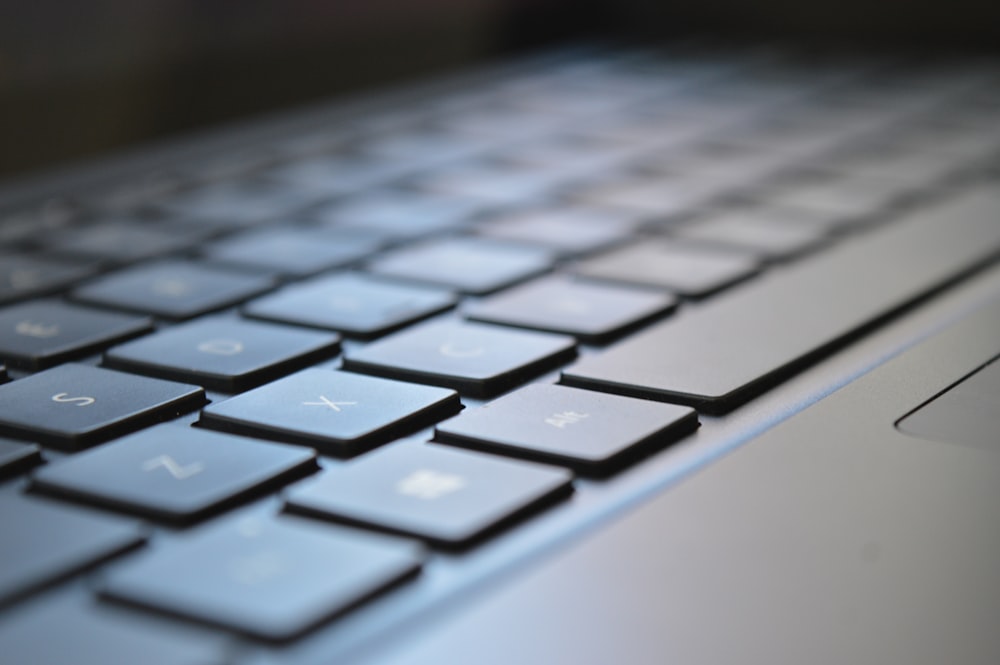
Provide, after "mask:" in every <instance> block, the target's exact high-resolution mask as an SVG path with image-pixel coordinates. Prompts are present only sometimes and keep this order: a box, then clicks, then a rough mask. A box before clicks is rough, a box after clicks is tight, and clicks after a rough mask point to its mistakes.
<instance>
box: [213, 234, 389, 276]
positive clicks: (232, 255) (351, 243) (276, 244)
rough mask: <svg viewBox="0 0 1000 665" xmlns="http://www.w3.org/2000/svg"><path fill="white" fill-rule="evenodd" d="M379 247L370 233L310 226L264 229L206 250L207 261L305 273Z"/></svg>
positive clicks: (284, 273) (343, 262)
mask: <svg viewBox="0 0 1000 665" xmlns="http://www.w3.org/2000/svg"><path fill="white" fill-rule="evenodd" d="M377 248H378V243H377V242H376V241H375V240H374V239H373V238H372V237H371V236H367V237H365V236H360V235H356V234H350V233H336V232H334V231H332V230H330V231H316V230H312V229H267V230H262V231H253V232H249V233H242V234H240V235H237V236H232V237H229V238H226V239H225V240H220V241H219V242H217V243H216V244H214V245H212V246H210V247H208V248H207V249H206V250H205V255H206V260H207V261H208V262H210V263H215V264H220V265H230V266H234V267H237V268H244V269H247V270H253V271H254V272H256V273H260V272H261V271H264V272H269V273H275V274H278V275H282V276H286V277H307V276H309V275H313V274H315V273H318V272H322V271H324V270H330V269H331V268H338V267H340V266H344V265H347V264H349V263H353V262H355V261H357V260H359V259H361V258H363V257H365V256H367V255H368V254H370V253H372V252H373V251H375V250H376V249H377Z"/></svg>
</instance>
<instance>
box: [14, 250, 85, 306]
mask: <svg viewBox="0 0 1000 665" xmlns="http://www.w3.org/2000/svg"><path fill="white" fill-rule="evenodd" d="M93 272H94V266H93V265H92V264H81V263H71V262H69V261H57V260H55V259H43V258H39V257H35V256H25V255H16V256H15V255H7V256H0V303H8V302H13V301H15V300H23V299H25V298H34V297H37V296H44V295H49V294H50V293H55V292H56V291H61V290H62V289H65V288H67V287H69V286H72V285H74V284H76V283H77V282H79V281H80V280H82V279H84V278H85V277H89V276H90V275H91V274H92V273H93Z"/></svg>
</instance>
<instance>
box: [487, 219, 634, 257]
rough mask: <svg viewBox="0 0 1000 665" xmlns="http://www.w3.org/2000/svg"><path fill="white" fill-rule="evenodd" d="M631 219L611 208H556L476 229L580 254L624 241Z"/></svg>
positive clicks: (631, 227)
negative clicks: (612, 210) (601, 209)
mask: <svg viewBox="0 0 1000 665" xmlns="http://www.w3.org/2000/svg"><path fill="white" fill-rule="evenodd" d="M629 221H630V216H629V215H622V214H620V213H615V212H611V211H597V210H588V209H586V208H561V209H560V208H555V209H552V210H534V211H527V212H520V213H511V214H509V215H505V216H502V217H496V218H493V219H490V220H489V221H488V222H486V223H483V224H478V225H477V226H476V233H478V234H480V235H484V236H488V237H490V238H496V239H498V240H507V241H511V242H517V243H524V244H527V245H535V246H538V247H543V248H545V249H548V250H551V251H554V252H557V253H558V254H559V255H560V256H577V255H580V254H589V253H591V252H595V251H597V250H600V249H604V248H606V247H608V246H610V245H613V244H617V243H620V242H622V241H623V240H624V239H625V238H627V237H628V235H629V232H630V231H631V230H632V229H633V228H634V226H635V224H632V223H629Z"/></svg>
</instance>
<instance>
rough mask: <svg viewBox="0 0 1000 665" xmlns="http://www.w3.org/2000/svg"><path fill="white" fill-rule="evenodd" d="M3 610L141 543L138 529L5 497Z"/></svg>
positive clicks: (0, 506) (0, 520)
mask: <svg viewBox="0 0 1000 665" xmlns="http://www.w3.org/2000/svg"><path fill="white" fill-rule="evenodd" d="M0 533H3V540H0V605H4V604H6V603H8V602H10V601H12V600H15V599H17V598H19V597H20V596H22V595H24V594H26V593H28V592H29V591H32V590H34V589H37V588H39V587H42V586H45V585H47V584H51V583H53V582H56V581H58V580H60V579H63V578H65V577H67V576H69V575H72V574H74V573H76V572H78V571H81V570H84V569H86V568H89V567H91V566H93V565H95V564H98V563H100V562H102V561H105V560H107V559H110V558H111V557H113V556H116V555H118V554H121V553H122V552H126V551H128V550H130V549H132V548H134V547H138V546H139V545H140V544H142V542H143V540H144V537H143V536H142V533H141V532H140V530H139V528H138V525H136V524H133V523H132V522H129V521H127V520H121V519H118V518H117V517H108V516H105V515H102V514H99V513H95V512H90V511H84V510H81V509H78V508H71V507H66V506H62V505H60V504H57V503H54V502H51V501H46V500H44V499H36V498H33V497H26V496H23V495H20V494H12V493H8V494H4V495H3V496H0Z"/></svg>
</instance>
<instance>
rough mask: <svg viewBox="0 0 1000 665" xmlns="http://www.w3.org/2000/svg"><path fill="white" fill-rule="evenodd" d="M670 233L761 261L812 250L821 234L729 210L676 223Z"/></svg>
mask: <svg viewBox="0 0 1000 665" xmlns="http://www.w3.org/2000/svg"><path fill="white" fill-rule="evenodd" d="M672 234H673V235H676V236H678V237H680V238H685V239H687V240H694V241H698V242H704V243H708V244H711V245H720V246H723V247H734V248H737V249H742V250H744V251H747V252H750V253H752V254H754V255H755V256H758V257H760V258H762V259H764V260H781V259H787V258H791V257H794V256H797V255H799V254H802V253H803V252H807V251H810V250H812V249H815V248H816V247H818V246H819V245H820V243H822V242H823V238H824V236H825V234H824V233H823V231H822V230H820V229H818V228H815V227H813V228H810V227H809V226H808V225H804V224H795V223H793V222H782V221H780V220H773V221H770V220H764V219H747V218H742V219H741V218H739V217H738V216H733V215H732V214H730V213H719V214H717V215H709V216H707V217H705V218H704V219H698V220H695V221H693V222H691V223H690V224H685V225H683V226H678V227H677V228H676V229H673V230H672Z"/></svg>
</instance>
